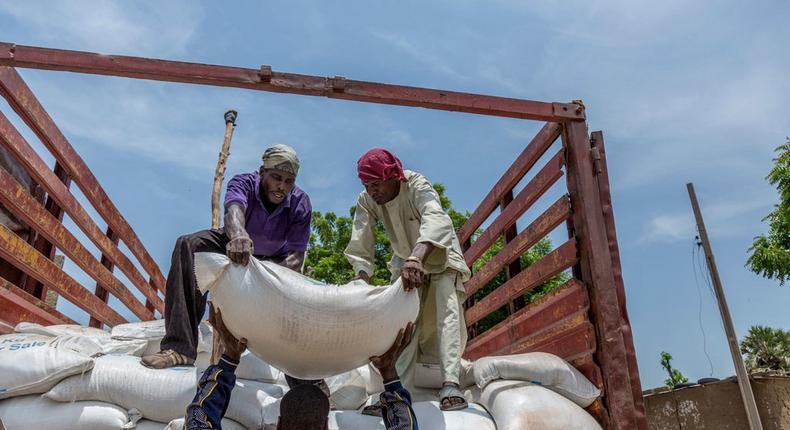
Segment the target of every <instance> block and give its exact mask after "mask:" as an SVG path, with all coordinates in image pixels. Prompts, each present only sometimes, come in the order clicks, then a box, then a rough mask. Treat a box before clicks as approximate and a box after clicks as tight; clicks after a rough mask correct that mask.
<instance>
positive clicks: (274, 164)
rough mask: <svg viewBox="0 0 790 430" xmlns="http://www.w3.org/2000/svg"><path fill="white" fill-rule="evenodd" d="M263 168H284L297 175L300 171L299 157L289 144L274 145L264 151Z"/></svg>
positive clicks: (285, 170)
mask: <svg viewBox="0 0 790 430" xmlns="http://www.w3.org/2000/svg"><path fill="white" fill-rule="evenodd" d="M263 168H264V169H277V170H282V171H283V172H288V173H293V174H294V175H296V174H297V173H299V157H297V156H296V151H294V149H293V148H291V147H290V146H288V145H283V144H277V145H273V146H271V147H269V148H267V149H266V151H265V152H264V153H263Z"/></svg>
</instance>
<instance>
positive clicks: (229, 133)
mask: <svg viewBox="0 0 790 430" xmlns="http://www.w3.org/2000/svg"><path fill="white" fill-rule="evenodd" d="M237 116H238V112H236V111H235V110H229V111H227V112H225V138H224V139H223V141H222V149H221V150H220V152H219V159H218V160H217V169H216V170H214V188H213V190H212V192H211V228H212V229H218V228H219V218H220V213H221V212H222V211H221V210H220V207H219V206H220V205H219V196H220V194H221V191H222V182H223V181H224V180H225V164H227V162H228V157H229V156H230V141H231V139H232V138H233V129H234V127H236V117H237ZM209 312H210V313H213V312H214V305H212V304H209ZM221 355H222V345H221V344H220V342H219V336H217V334H216V333H214V336H212V341H211V364H217V363H218V362H219V357H220V356H221Z"/></svg>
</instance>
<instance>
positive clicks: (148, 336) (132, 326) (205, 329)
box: [110, 319, 212, 355]
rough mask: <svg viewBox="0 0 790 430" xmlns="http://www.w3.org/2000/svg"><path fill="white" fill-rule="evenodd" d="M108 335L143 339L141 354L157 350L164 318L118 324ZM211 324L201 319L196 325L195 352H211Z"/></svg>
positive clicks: (161, 336) (163, 330)
mask: <svg viewBox="0 0 790 430" xmlns="http://www.w3.org/2000/svg"><path fill="white" fill-rule="evenodd" d="M110 335H111V336H112V338H113V339H117V340H145V341H146V342H147V345H146V348H145V350H144V351H143V353H142V354H141V355H149V354H155V353H157V352H159V349H160V342H161V341H162V338H163V337H165V320H164V319H160V320H153V321H141V322H134V323H127V324H119V325H117V326H115V327H113V328H112V330H111V331H110ZM211 342H212V340H211V326H210V325H209V324H208V322H206V321H203V322H201V323H200V325H199V326H198V346H197V352H198V353H200V352H211Z"/></svg>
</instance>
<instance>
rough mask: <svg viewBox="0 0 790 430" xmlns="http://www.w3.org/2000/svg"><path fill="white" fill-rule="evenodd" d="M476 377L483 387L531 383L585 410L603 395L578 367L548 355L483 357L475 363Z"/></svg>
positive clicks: (529, 354)
mask: <svg viewBox="0 0 790 430" xmlns="http://www.w3.org/2000/svg"><path fill="white" fill-rule="evenodd" d="M474 377H475V380H476V381H477V386H478V387H480V388H484V387H485V386H486V385H487V384H488V383H489V382H491V381H494V380H496V379H512V380H518V381H526V382H532V383H534V384H537V385H541V386H543V387H546V388H548V389H550V390H553V391H556V392H557V393H559V394H562V395H563V396H565V397H567V398H568V399H569V400H571V401H573V402H574V403H576V404H577V405H579V406H581V407H583V408H586V407H587V406H589V405H590V404H592V402H594V401H595V399H597V398H598V396H600V395H601V390H599V389H598V388H597V387H596V386H595V385H593V384H592V382H590V381H589V380H588V379H587V378H585V377H584V375H582V374H581V373H580V372H579V371H578V370H576V368H575V367H573V366H571V365H570V364H569V363H568V362H566V361H565V360H563V359H561V358H560V357H557V356H556V355H553V354H548V353H545V352H528V353H526V354H518V355H505V356H501V357H484V358H481V359H479V360H477V361H475V363H474Z"/></svg>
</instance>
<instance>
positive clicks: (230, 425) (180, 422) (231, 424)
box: [135, 418, 247, 430]
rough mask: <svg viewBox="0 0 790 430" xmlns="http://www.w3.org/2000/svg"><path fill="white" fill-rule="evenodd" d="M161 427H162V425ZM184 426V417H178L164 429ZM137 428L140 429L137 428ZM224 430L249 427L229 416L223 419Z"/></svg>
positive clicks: (171, 429)
mask: <svg viewBox="0 0 790 430" xmlns="http://www.w3.org/2000/svg"><path fill="white" fill-rule="evenodd" d="M160 428H161V427H160ZM183 428H184V419H183V418H177V419H174V420H173V421H170V424H168V425H167V426H166V427H165V428H164V430H182V429H183ZM135 430H139V429H137V428H135ZM222 430H247V427H244V426H243V425H241V424H239V423H237V422H236V421H233V420H229V419H227V418H223V419H222Z"/></svg>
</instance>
